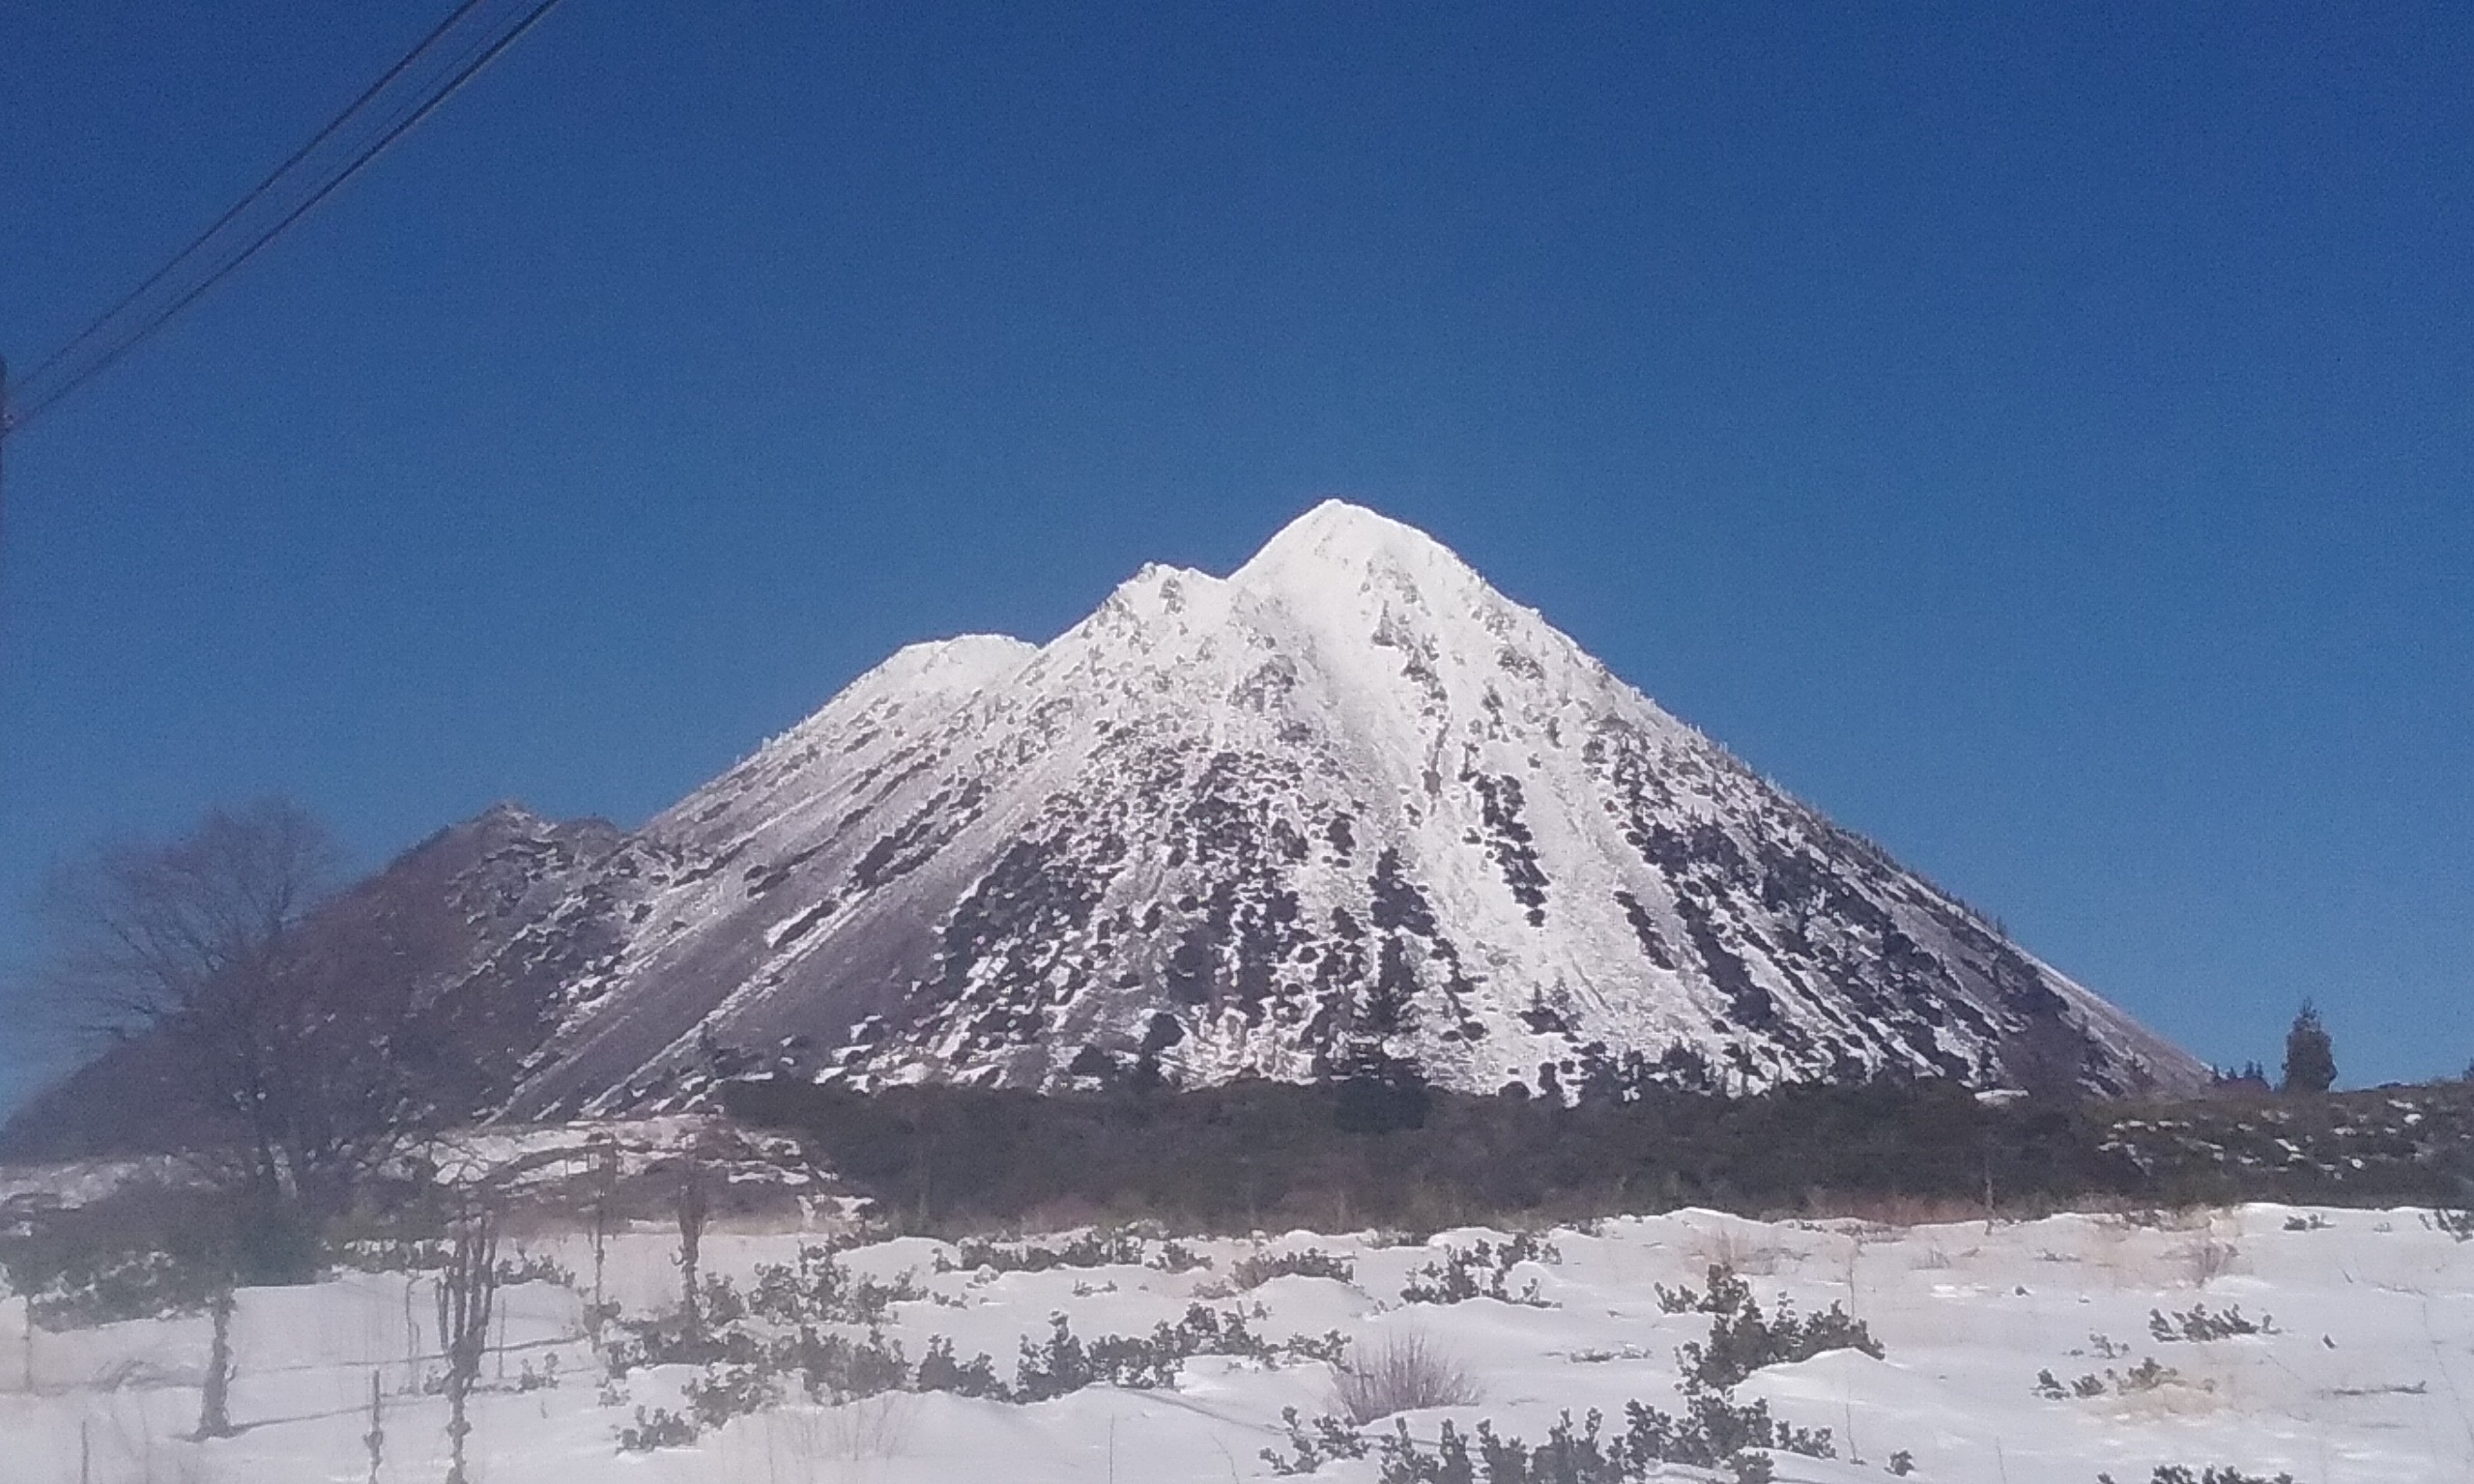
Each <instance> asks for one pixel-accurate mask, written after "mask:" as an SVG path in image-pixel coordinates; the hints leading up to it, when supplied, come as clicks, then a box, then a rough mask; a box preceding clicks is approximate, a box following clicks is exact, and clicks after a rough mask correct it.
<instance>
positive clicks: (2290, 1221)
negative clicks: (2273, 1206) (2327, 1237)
mask: <svg viewBox="0 0 2474 1484" xmlns="http://www.w3.org/2000/svg"><path fill="white" fill-rule="evenodd" d="M2285 1229H2286V1230H2287V1231H2288V1232H2324V1231H2326V1230H2327V1229H2328V1218H2327V1217H2326V1216H2323V1215H2321V1214H2319V1213H2317V1212H2316V1211H2315V1212H2313V1213H2310V1214H2309V1215H2307V1216H2287V1217H2286V1218H2285Z"/></svg>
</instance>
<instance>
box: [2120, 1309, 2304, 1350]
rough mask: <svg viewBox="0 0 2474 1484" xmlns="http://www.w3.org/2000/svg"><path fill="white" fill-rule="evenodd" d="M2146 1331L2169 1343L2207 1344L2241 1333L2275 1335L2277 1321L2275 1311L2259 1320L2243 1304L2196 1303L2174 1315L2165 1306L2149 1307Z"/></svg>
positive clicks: (2261, 1316)
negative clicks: (2249, 1315) (2214, 1307)
mask: <svg viewBox="0 0 2474 1484" xmlns="http://www.w3.org/2000/svg"><path fill="white" fill-rule="evenodd" d="M2147 1332H2148V1333H2149V1334H2151V1335H2153V1336H2155V1337H2156V1338H2157V1339H2158V1340H2159V1341H2162V1342H2163V1343H2165V1344H2169V1345H2170V1344H2174V1343H2177V1342H2182V1341H2188V1342H2190V1343H2193V1344H2204V1343H2206V1342H2207V1341H2210V1340H2229V1339H2231V1338H2233V1337H2234V1336H2236V1335H2242V1334H2274V1333H2276V1332H2277V1323H2276V1316H2275V1315H2273V1314H2262V1315H2260V1316H2259V1317H2258V1319H2257V1320H2253V1319H2248V1318H2245V1317H2244V1316H2243V1313H2242V1305H2240V1304H2238V1303H2236V1304H2231V1305H2229V1306H2227V1307H2226V1308H2225V1309H2223V1310H2222V1311H2211V1310H2210V1309H2209V1308H2208V1306H2207V1305H2206V1304H2203V1303H2195V1304H2193V1305H2191V1306H2190V1307H2189V1308H2187V1309H2181V1310H2177V1311H2176V1312H2174V1313H2172V1314H2167V1313H2166V1312H2165V1311H2163V1310H2162V1309H2150V1310H2148V1311H2147Z"/></svg>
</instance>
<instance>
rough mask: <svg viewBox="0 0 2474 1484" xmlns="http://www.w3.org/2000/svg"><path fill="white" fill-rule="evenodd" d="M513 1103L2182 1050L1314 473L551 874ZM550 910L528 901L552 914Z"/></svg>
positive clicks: (1711, 1070)
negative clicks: (1411, 1064) (853, 1088)
mask: <svg viewBox="0 0 2474 1484" xmlns="http://www.w3.org/2000/svg"><path fill="white" fill-rule="evenodd" d="M556 915H557V917H558V921H559V923H560V925H561V926H560V927H559V928H558V929H557V930H556V932H551V933H547V936H549V937H553V938H560V939H576V938H584V939H590V940H591V941H593V942H594V943H596V944H598V945H602V946H601V947H598V948H596V949H594V950H593V951H590V952H575V953H569V954H567V955H566V956H565V958H564V960H563V961H564V962H565V963H566V965H567V968H568V970H569V972H568V973H567V977H566V978H565V980H564V982H563V986H562V998H561V1002H560V1003H559V1004H557V1005H555V1006H552V1005H546V1004H545V1005H543V1006H542V1007H541V1013H542V1015H543V1017H544V1018H543V1020H542V1022H541V1023H543V1024H545V1025H548V1026H551V1027H552V1029H551V1030H550V1033H549V1034H548V1035H547V1037H546V1038H545V1039H543V1040H542V1041H541V1042H539V1044H538V1045H537V1046H535V1047H534V1048H533V1050H532V1054H531V1055H530V1057H529V1058H528V1059H527V1061H526V1065H525V1068H524V1070H523V1072H522V1075H521V1076H520V1078H519V1079H518V1080H517V1081H516V1083H515V1085H514V1086H513V1087H512V1089H511V1091H510V1092H509V1095H508V1096H507V1097H506V1099H505V1102H504V1106H505V1107H506V1108H507V1109H508V1110H509V1111H510V1112H513V1113H516V1114H519V1115H522V1116H542V1115H547V1114H552V1113H558V1112H572V1111H581V1110H585V1109H593V1110H607V1109H612V1108H618V1107H626V1106H640V1105H646V1104H661V1103H665V1102H668V1101H671V1100H674V1099H678V1098H680V1097H683V1096H688V1095H691V1094H692V1093H693V1091H694V1090H695V1089H696V1087H698V1086H699V1085H700V1084H701V1082H702V1080H703V1079H704V1078H705V1077H707V1076H709V1075H711V1074H713V1073H715V1072H727V1071H734V1070H748V1069H752V1068H772V1069H776V1070H790V1071H793V1072H795V1073H798V1074H801V1075H812V1076H820V1077H836V1078H849V1079H856V1080H861V1081H869V1080H888V1079H890V1080H906V1079H915V1078H923V1077H924V1078H937V1077H971V1078H981V1079H990V1080H996V1081H1002V1082H1006V1083H1011V1084H1021V1085H1053V1084H1059V1083H1064V1082H1070V1081H1072V1080H1074V1079H1076V1078H1079V1077H1088V1076H1097V1075H1108V1074H1113V1073H1116V1072H1122V1071H1124V1070H1127V1069H1129V1068H1130V1067H1132V1066H1133V1065H1135V1064H1136V1061H1137V1060H1138V1059H1139V1060H1142V1061H1144V1062H1146V1063H1147V1064H1148V1065H1149V1066H1150V1067H1154V1068H1156V1069H1157V1070H1159V1071H1160V1072H1162V1073H1163V1074H1165V1076H1167V1077H1168V1078H1169V1079H1170V1080H1173V1081H1179V1082H1188V1083H1192V1082H1211V1081H1219V1080H1223V1079H1225V1078H1228V1077H1232V1076H1238V1075H1243V1074H1260V1075H1268V1076H1274V1077H1284V1078H1304V1077H1312V1076H1317V1075H1322V1074H1328V1073H1330V1072H1332V1071H1333V1070H1335V1069H1336V1068H1338V1066H1340V1065H1341V1064H1342V1063H1343V1062H1344V1061H1346V1060H1347V1059H1349V1058H1352V1057H1364V1056H1365V1055H1366V1054H1367V1053H1368V1052H1370V1051H1372V1052H1380V1053H1381V1054H1384V1055H1388V1056H1392V1057H1397V1058H1406V1059H1411V1060H1414V1061H1415V1062H1417V1063H1418V1064H1419V1065H1420V1066H1422V1067H1423V1068H1424V1070H1425V1071H1426V1073H1427V1074H1428V1075H1430V1076H1432V1077H1434V1078H1436V1079H1437V1080H1439V1081H1442V1082H1445V1083H1448V1084H1451V1085H1454V1086H1459V1087H1464V1088H1473V1089H1482V1090H1490V1089H1493V1088H1496V1087H1499V1086H1502V1085H1504V1084H1506V1083H1509V1082H1513V1081H1518V1082H1521V1083H1523V1084H1524V1085H1526V1086H1528V1087H1530V1088H1532V1089H1542V1088H1543V1085H1544V1084H1546V1083H1548V1082H1550V1081H1551V1082H1553V1083H1556V1084H1559V1085H1560V1086H1562V1087H1566V1088H1568V1087H1570V1086H1572V1085H1574V1084H1576V1083H1581V1082H1589V1081H1599V1082H1603V1081H1605V1080H1607V1079H1609V1078H1614V1077H1620V1076H1623V1075H1625V1074H1626V1072H1625V1064H1626V1062H1627V1060H1628V1061H1629V1062H1630V1064H1631V1067H1630V1072H1629V1074H1631V1075H1636V1076H1637V1075H1660V1076H1663V1077H1665V1078H1667V1079H1670V1080H1682V1081H1695V1080H1703V1079H1712V1080H1716V1081H1719V1082H1723V1083H1725V1084H1727V1085H1739V1086H1754V1087H1757V1086H1761V1085H1766V1084H1768V1083H1770V1082H1773V1081H1776V1080H1781V1079H1798V1078H1814V1077H1858V1076H1866V1075H1872V1074H1877V1073H1880V1072H1883V1071H1884V1070H1903V1071H1913V1072H1918V1073H1927V1074H1947V1075H1953V1076H1959V1077H1963V1078H1968V1079H1971V1080H1974V1081H1978V1082H1982V1083H1988V1084H1990V1083H1997V1082H2005V1081H2006V1082H2013V1083H2016V1082H2021V1081H2033V1080H2037V1079H2039V1078H2043V1079H2048V1080H2050V1079H2055V1078H2062V1079H2067V1078H2069V1077H2071V1076H2073V1075H2074V1074H2076V1075H2077V1076H2078V1077H2079V1079H2080V1080H2082V1081H2083V1082H2084V1083H2085V1084H2086V1085H2087V1086H2090V1087H2093V1088H2100V1089H2108V1088H2121V1087H2126V1086H2129V1085H2131V1084H2133V1083H2135V1082H2140V1081H2147V1080H2153V1081H2154V1082H2157V1083H2160V1084H2162V1085H2165V1086H2169V1087H2170V1086H2181V1085H2188V1084H2190V1083H2192V1082H2195V1081H2197V1080H2199V1079H2200V1078H2201V1076H2202V1074H2203V1073H2202V1070H2201V1068H2199V1066H2198V1065H2197V1064H2196V1063H2194V1062H2193V1061H2191V1059H2190V1058H2189V1057H2187V1056H2186V1055H2184V1054H2183V1053H2181V1052H2180V1051H2178V1050H2176V1049H2175V1048H2173V1047H2172V1046H2170V1045H2168V1044H2166V1043H2164V1042H2161V1041H2159V1040H2157V1039H2156V1038H2155V1037H2153V1036H2151V1035H2149V1034H2148V1033H2146V1032H2145V1031H2143V1029H2142V1028H2141V1027H2139V1026H2138V1025H2136V1024H2135V1023H2133V1022H2132V1021H2131V1020H2129V1019H2128V1018H2127V1017H2125V1016H2124V1015H2122V1014H2121V1013H2119V1012H2117V1011H2115V1010H2114V1009H2113V1008H2112V1007H2110V1006H2108V1005H2107V1004H2105V1003H2104V1002H2103V1001H2102V1000H2099V999H2097V998H2096V997H2095V996H2093V995H2092V994H2090V993H2088V992H2087V991H2086V990H2085V989H2083V988H2081V987H2080V986H2078V985H2074V984H2072V983H2071V982H2070V981H2068V980H2067V979H2064V978H2063V977H2061V976H2060V975H2058V974H2057V973H2056V972H2054V971H2053V970H2052V969H2050V968H2048V967H2047V966H2045V965H2044V964H2042V963H2040V962H2038V961H2037V960H2035V959H2034V958H2033V957H2031V956H2028V955H2027V954H2026V953H2024V952H2023V951H2021V950H2019V949H2018V948H2016V947H2015V946H2013V945H2011V944H2009V943H2008V942H2006V941H2005V940H2004V939H2003V937H2002V936H2001V935H2000V933H1999V931H1998V930H1997V929H1995V928H1992V927H1991V926H1990V925H1988V924H1987V923H1985V922H1984V921H1983V920H1982V919H1980V918H1978V917H1977V916H1975V915H1974V914H1973V913H1971V911H1969V910H1968V909H1967V908H1966V907H1965V906H1964V905H1962V904H1961V903H1959V902H1957V901H1956V900H1954V899H1951V898H1949V897H1947V896H1945V895H1944V894H1942V893H1941V892H1939V891H1937V890H1936V889H1934V888H1933V887H1931V886H1930V885H1928V884H1927V883H1925V882H1923V881H1922V880H1920V879H1918V878H1917V877H1915V876H1914V875H1913V874H1912V873H1909V872H1907V871H1905V870H1901V869H1900V868H1899V867H1898V866H1897V864H1896V863H1895V862H1893V861H1891V860H1890V859H1888V858H1887V857H1886V856H1885V855H1884V854H1883V853H1882V852H1881V851H1880V850H1879V849H1878V848H1876V847H1874V846H1873V845H1871V844H1870V843H1868V842H1864V841H1862V840H1860V839H1858V838H1856V837H1855V836H1853V835H1850V834H1849V833H1847V832H1845V831H1843V830H1840V829H1838V828H1836V827H1835V826H1833V825H1831V824H1830V823H1829V822H1828V821H1827V819H1824V818H1823V817H1821V816H1820V815H1819V814H1818V813H1814V812H1813V811H1812V810H1810V809H1808V808H1806V807H1805V806H1803V805H1801V804H1799V803H1798V802H1797V801H1795V800H1793V799H1791V798H1789V797H1787V796H1786V795H1785V794H1783V793H1782V792H1780V791H1779V790H1778V789H1776V788H1774V787H1772V786H1771V785H1769V784H1767V783H1766V782H1764V781H1763V780H1762V779H1761V778H1759V777H1758V776H1757V775H1755V774H1754V773H1752V772H1751V771H1750V770H1749V769H1747V768H1746V767H1744V766H1743V765H1742V764H1741V763H1740V762H1738V761H1737V760H1736V759H1735V758H1733V757H1732V756H1729V755H1727V754H1726V753H1725V752H1724V751H1723V750H1721V749H1720V748H1718V747H1717V746H1715V745H1714V744H1712V742H1710V741H1709V740H1708V739H1707V738H1705V737H1703V736H1701V735H1700V734H1699V733H1698V732H1696V731H1694V730H1692V729H1691V728H1688V727H1685V726H1683V724H1682V723H1680V722H1678V721H1676V720H1675V719H1674V718H1673V717H1671V716H1669V715H1667V714H1666V713H1665V712H1664V711H1661V710H1660V709H1659V708H1658V707H1657V706H1656V705H1654V703H1652V702H1651V701H1650V700H1649V699H1647V698H1646V697H1644V696H1642V695H1641V694H1640V693H1639V692H1637V691H1635V690H1633V689H1631V688H1630V687H1629V686H1626V685H1625V684H1624V683H1623V682H1622V681H1620V680H1618V679H1616V678H1615V677H1614V676H1613V675H1611V674H1610V673H1608V671H1606V670H1605V668H1604V667H1602V666H1600V665H1599V664H1598V663H1597V662H1596V661H1595V660H1593V659H1591V658H1590V657H1589V656H1588V655H1587V654H1585V653H1583V652H1582V651H1581V650H1580V649H1579V647H1578V646H1577V645H1575V644H1574V643H1573V642H1571V641H1570V640H1569V639H1568V638H1566V637H1565V636H1564V635H1563V634H1561V633H1559V632H1557V631H1556V630H1555V629H1554V628H1552V627H1551V626H1549V625H1548V624H1547V623H1546V622H1545V621H1544V620H1543V619H1542V618H1540V617H1539V615H1538V614H1535V613H1533V612H1531V611H1530V610H1528V609H1525V608H1522V607H1520V606H1518V605H1516V604H1514V603H1512V602H1510V600H1508V599H1506V598H1505V597H1503V596H1502V595H1501V594H1499V593H1497V592H1496V591H1494V590H1493V589H1492V588H1491V587H1489V586H1488V585H1486V584H1485V583H1484V582H1483V581H1482V579H1480V578H1479V577H1478V576H1477V574H1475V573H1474V572H1472V571H1471V570H1470V569H1469V568H1468V567H1467V566H1465V565H1464V564H1462V563H1461V562H1460V561H1459V559H1458V558H1456V557H1453V555H1452V554H1451V553H1450V552H1448V551H1446V550H1444V549H1443V548H1442V547H1441V546H1439V545H1437V544H1436V543H1435V542H1433V541H1432V540H1430V539H1429V538H1427V537H1425V536H1424V535H1423V534H1421V533H1419V532H1418V531H1415V530H1413V529H1411V528H1407V527H1405V526H1401V525H1398V524H1396V523H1395V522H1392V521H1390V520H1387V519H1385V518H1383V517H1381V516H1378V515H1375V514H1373V513H1371V512H1369V511H1366V510H1363V509H1360V508H1357V507H1354V506H1350V505H1346V504H1341V503H1338V502H1333V503H1327V504H1325V505H1323V506H1320V507H1318V508H1317V509H1315V510H1313V511H1312V512H1310V513H1309V514H1308V515H1306V516H1304V517H1303V518H1301V519H1300V520H1298V521H1297V522H1296V523H1295V524H1294V525H1292V526H1290V527H1289V528H1287V529H1285V530H1283V531H1282V532H1280V535H1279V536H1278V537H1276V538H1275V539H1274V540H1273V541H1272V542H1271V543H1270V544H1269V545H1268V546H1266V547H1265V548H1264V549H1263V550H1262V552H1261V553H1260V554H1259V555H1257V556H1256V557H1254V558H1253V559H1252V560H1251V561H1250V562H1248V563H1247V564H1246V565H1245V566H1243V567H1242V568H1240V569H1239V570H1238V571H1236V572H1235V573H1233V574H1231V575H1230V576H1228V577H1226V578H1216V577H1212V576H1210V575H1208V574H1205V573H1201V572H1193V571H1184V570H1176V569H1169V568H1163V567H1150V568H1146V569H1145V570H1144V571H1142V572H1141V573H1139V574H1137V575H1136V577H1135V578H1134V579H1133V580H1132V581H1130V582H1128V583H1127V584H1125V585H1123V586H1122V587H1120V588H1119V589H1118V590H1117V591H1116V592H1115V593H1114V594H1112V595H1111V596H1110V597H1109V598H1108V601H1107V602H1106V603H1104V604H1103V605H1101V607H1100V609H1099V610H1098V611H1097V612H1096V613H1094V614H1091V615H1090V616H1089V617H1088V618H1086V619H1084V620H1083V621H1082V622H1081V623H1079V624H1078V625H1076V626H1075V627H1074V628H1073V629H1071V630H1069V631H1068V632H1066V633H1065V634H1064V635H1062V636H1060V637H1059V638H1058V639H1056V640H1055V641H1053V642H1050V643H1049V644H1047V645H1045V646H1041V647H1034V646H1031V645H1029V644H1025V643H1022V642H1019V641H1015V640H1010V639H1000V638H989V637H978V636H974V637H968V638H964V639H958V640H952V641H947V642H942V643H935V644H921V645H915V646H913V647H911V648H908V649H906V650H904V651H902V652H901V653H899V654H897V655H895V656H894V657H893V658H892V659H891V660H888V661H887V662H886V663H885V664H884V665H882V666H880V667H879V668H878V669H877V670H876V671H871V672H870V673H869V674H867V675H865V676H863V677H861V678H860V679H859V680H858V681H856V682H854V683H853V684H852V685H851V686H850V687H849V689H848V690H846V691H845V692H843V693H842V694H841V695H840V696H838V697H836V698H834V699H833V700H832V701H830V702H829V703H828V704H827V705H826V706H825V707H824V708H823V709H822V710H820V711H819V712H818V713H817V714H816V715H815V716H813V717H811V718H810V719H809V720H808V721H806V722H804V723H802V724H801V725H799V726H798V727H796V728H793V729H792V730H791V731H790V732H788V733H786V734H784V735H783V736H781V737H778V738H776V739H774V740H773V741H772V742H770V743H768V744H767V745H766V746H765V747H764V748H763V749H762V750H761V751H759V752H758V753H757V754H756V755H755V756H752V757H750V758H749V759H748V760H746V761H745V762H743V763H742V764H740V765H739V766H737V767H735V768H734V769H732V770H731V771H730V772H729V773H727V774H725V775H723V776H722V777H721V778H719V779H717V780H715V781H714V782H713V783H711V784H709V785H705V787H703V788H700V789H698V790H697V791H696V792H695V793H693V794H691V795H690V796H689V797H688V798H686V799H685V800H683V801H681V802H680V803H679V804H678V805H677V806H676V808H674V809H672V810H671V811H669V812H668V813H664V814H662V815H661V816H660V817H658V818H656V819H655V820H653V821H652V822H651V823H650V824H648V825H647V826H646V827H645V829H643V830H642V831H640V832H638V833H637V834H636V835H635V836H634V837H632V838H630V839H629V840H628V841H626V842H624V843H622V844H620V845H619V847H618V848H617V849H616V850H614V851H613V852H612V853H611V854H610V855H609V856H608V857H607V858H606V859H605V860H604V861H603V862H602V863H601V864H600V865H599V866H598V867H596V868H595V869H594V870H593V871H592V872H591V873H590V881H589V884H588V885H587V886H585V887H584V888H581V889H579V890H578V891H576V892H573V893H571V894H570V895H569V896H568V897H567V898H566V899H562V901H561V905H560V906H559V908H558V909H556ZM545 931H546V929H545Z"/></svg>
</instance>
